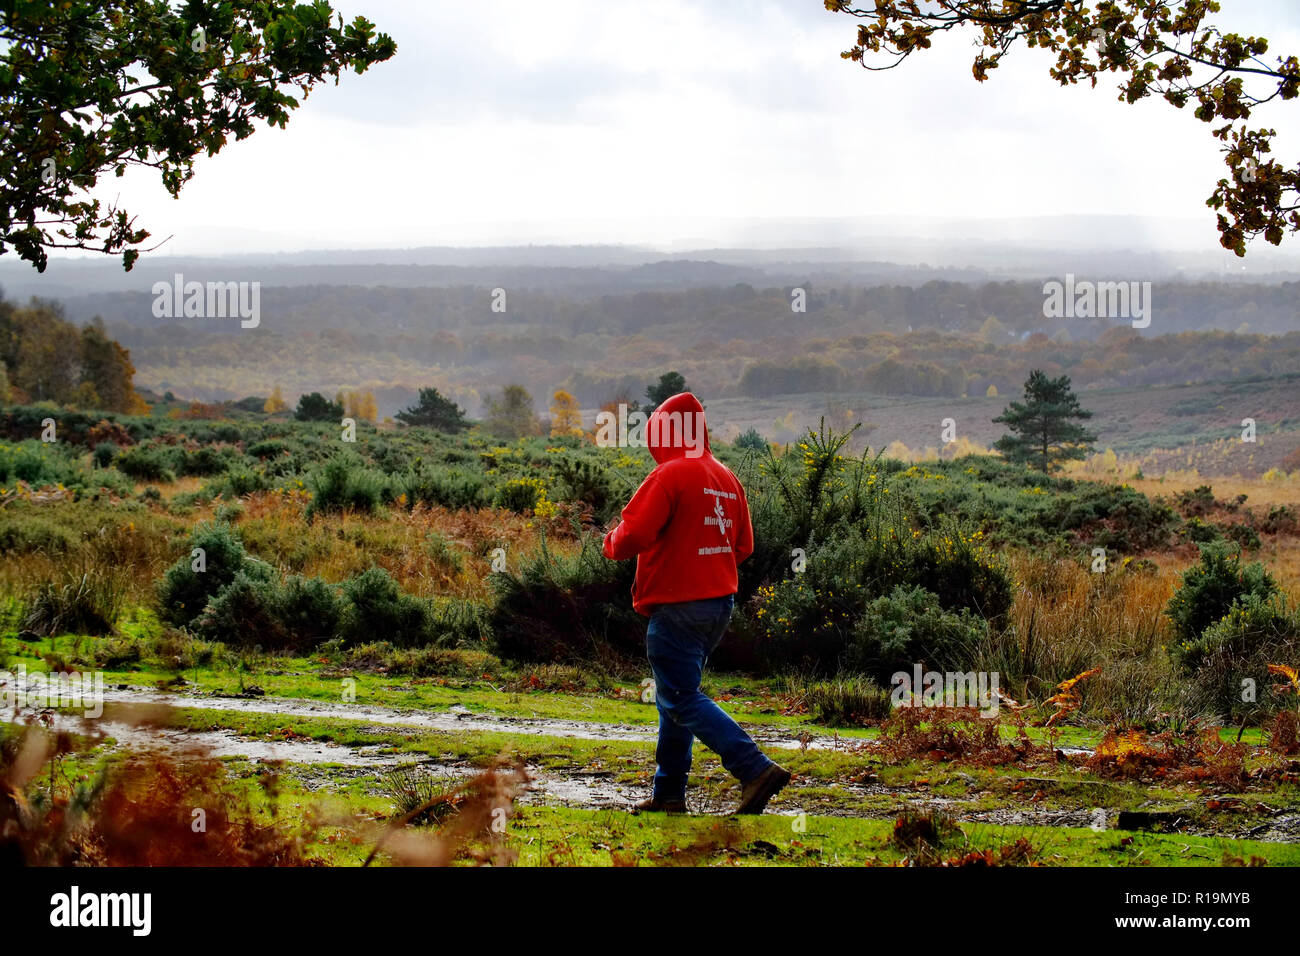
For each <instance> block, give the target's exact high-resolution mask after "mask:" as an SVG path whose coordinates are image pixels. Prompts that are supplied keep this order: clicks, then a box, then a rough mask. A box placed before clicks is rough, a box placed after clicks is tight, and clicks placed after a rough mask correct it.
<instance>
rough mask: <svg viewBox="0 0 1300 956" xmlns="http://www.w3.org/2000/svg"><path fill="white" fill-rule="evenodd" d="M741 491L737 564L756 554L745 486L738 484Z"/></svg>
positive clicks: (737, 532)
mask: <svg viewBox="0 0 1300 956" xmlns="http://www.w3.org/2000/svg"><path fill="white" fill-rule="evenodd" d="M736 487H737V488H739V489H740V514H739V515H737V517H736V548H735V550H736V563H737V564H740V562H742V561H744V560H745V559H746V558H747V557H749V556H750V555H751V554H753V553H754V526H753V524H751V523H750V520H749V501H748V499H746V498H745V486H744V485H742V484H741V483H740V482H736Z"/></svg>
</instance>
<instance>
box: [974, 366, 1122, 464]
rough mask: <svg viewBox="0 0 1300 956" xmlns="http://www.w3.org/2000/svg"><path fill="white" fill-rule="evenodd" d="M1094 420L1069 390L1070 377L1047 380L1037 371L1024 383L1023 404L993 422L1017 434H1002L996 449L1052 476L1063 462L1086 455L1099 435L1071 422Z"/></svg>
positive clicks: (1006, 411) (1014, 405) (1010, 409)
mask: <svg viewBox="0 0 1300 956" xmlns="http://www.w3.org/2000/svg"><path fill="white" fill-rule="evenodd" d="M1091 417H1092V412H1090V411H1088V410H1087V409H1085V408H1082V407H1081V406H1080V405H1079V398H1078V396H1076V395H1075V394H1074V392H1073V391H1071V390H1070V377H1069V376H1068V375H1062V376H1061V377H1060V378H1048V377H1047V376H1046V375H1045V374H1044V373H1043V372H1041V371H1039V370H1038V369H1035V370H1034V371H1033V372H1031V373H1030V374H1029V378H1028V380H1026V382H1025V401H1024V404H1021V403H1020V402H1012V403H1011V404H1010V405H1008V406H1007V407H1006V409H1005V410H1004V411H1003V412H1002V414H1001V415H999V416H998V417H997V418H995V419H993V421H994V422H995V423H998V424H1003V425H1006V426H1007V427H1008V428H1010V429H1011V431H1012V432H1013V433H1014V434H1009V435H1003V436H1002V437H1001V438H999V439H998V440H997V441H996V442H994V443H993V447H994V448H996V449H997V450H998V451H1000V452H1001V453H1002V454H1003V455H1004V456H1005V457H1006V458H1007V459H1008V460H1009V461H1013V462H1016V463H1017V464H1027V465H1032V466H1034V467H1036V468H1038V470H1039V471H1042V472H1043V473H1044V474H1050V473H1051V471H1052V469H1053V468H1054V467H1055V466H1056V464H1057V463H1058V462H1060V461H1065V460H1069V459H1072V458H1084V457H1086V456H1087V454H1088V448H1089V446H1091V445H1092V444H1093V443H1094V442H1095V441H1096V440H1097V436H1096V435H1094V434H1092V433H1091V432H1089V431H1087V430H1086V429H1085V428H1084V427H1083V426H1082V425H1079V424H1076V423H1075V422H1074V421H1071V419H1076V418H1077V419H1088V418H1091Z"/></svg>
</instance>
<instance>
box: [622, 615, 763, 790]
mask: <svg viewBox="0 0 1300 956" xmlns="http://www.w3.org/2000/svg"><path fill="white" fill-rule="evenodd" d="M735 600H736V598H735V595H732V594H728V595H726V596H725V597H719V598H707V599H705V600H702V601H684V602H682V603H680V604H661V605H659V606H658V607H657V608H655V610H654V613H653V614H651V615H650V625H649V627H647V628H646V641H645V643H646V656H647V657H648V658H649V659H650V668H651V670H652V671H653V672H654V678H655V704H656V705H657V706H658V708H659V746H658V748H657V749H656V750H655V760H656V761H657V762H658V764H659V768H658V770H656V771H655V783H654V797H655V799H656V800H683V799H685V798H686V777H687V775H688V774H689V773H690V771H691V746H692V744H693V743H694V740H695V738H696V737H698V738H700V740H701V741H703V742H704V744H705V746H707V747H708V748H709V749H710V750H712V751H713V752H714V753H716V754H717V755H718V757H720V758H721V760H722V765H723V766H724V767H726V768H727V770H728V771H729V772H730V773H731V774H732V776H734V777H736V778H737V779H738V780H740V781H741V782H742V783H748V782H749V781H751V780H753V779H754V778H755V777H757V776H758V775H759V774H760V773H762V772H763V771H764V770H766V769H767V768H768V767H769V766H770V765H771V763H772V761H771V760H769V759H768V758H767V757H766V756H765V755H764V754H763V752H762V751H761V750H759V749H758V745H757V744H755V743H754V741H753V740H751V739H750V737H749V734H747V733H745V732H744V731H743V730H741V729H740V726H739V725H738V724H737V723H736V722H735V721H734V720H732V719H731V718H730V717H728V716H727V714H726V712H725V711H723V709H722V708H721V707H719V706H718V705H717V704H715V703H714V702H713V700H712V699H711V698H710V697H709V696H708V695H707V694H705V693H704V692H703V691H702V690H700V678H701V677H702V676H703V675H704V664H705V662H706V661H707V660H708V659H709V655H710V654H712V653H713V649H714V648H716V647H717V646H718V644H719V642H720V641H721V640H722V635H723V634H724V633H726V630H727V623H728V622H729V621H730V620H731V609H732V607H733V606H734V604H735Z"/></svg>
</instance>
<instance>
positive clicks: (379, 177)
mask: <svg viewBox="0 0 1300 956" xmlns="http://www.w3.org/2000/svg"><path fill="white" fill-rule="evenodd" d="M338 6H339V7H340V9H341V10H342V11H343V12H344V14H345V16H348V17H350V16H351V15H353V14H354V13H358V12H364V13H365V14H366V15H367V16H368V17H369V18H370V19H371V20H373V21H374V22H375V23H376V25H377V26H378V28H379V29H381V30H383V31H385V32H389V33H391V34H392V35H393V36H394V37H395V39H396V40H397V41H398V44H399V49H398V53H397V56H396V57H395V59H394V60H392V61H390V62H389V63H385V64H381V65H379V66H378V67H375V68H373V69H372V70H371V71H369V72H367V73H366V74H365V75H363V76H359V77H358V76H353V75H349V76H345V77H344V78H343V80H342V82H341V84H340V85H339V86H338V87H332V86H331V87H325V88H320V89H318V90H317V91H315V92H314V93H313V94H312V95H311V97H309V99H308V100H307V102H306V105H305V106H304V107H303V108H302V109H301V110H300V111H299V112H298V113H297V114H296V115H295V116H294V117H293V118H292V119H291V120H290V122H289V126H288V128H287V130H284V131H281V130H275V129H259V130H258V132H257V133H255V134H254V136H253V137H252V138H251V139H250V140H248V141H245V142H243V143H232V144H231V145H230V146H228V147H227V148H226V149H224V150H223V151H222V152H221V154H220V155H219V156H217V157H215V158H213V159H204V160H202V161H200V163H199V164H198V175H197V176H196V178H195V180H194V181H193V182H191V183H190V184H189V185H188V186H186V187H185V189H184V190H183V191H182V193H181V197H180V199H179V200H177V201H175V202H173V201H171V200H170V199H169V198H168V197H167V196H166V194H165V193H164V192H163V191H162V189H161V187H160V186H159V185H158V181H157V177H156V176H155V175H153V174H151V173H148V172H134V171H133V172H132V173H131V174H130V175H129V176H128V177H127V178H126V179H124V180H114V181H112V182H111V183H108V184H106V186H107V188H106V189H105V190H102V193H103V194H104V195H107V196H109V197H111V196H113V195H118V194H120V195H121V197H122V200H123V202H124V204H125V205H126V206H127V207H128V208H129V209H130V210H131V211H132V212H134V213H137V214H139V221H140V223H141V224H144V225H146V226H147V227H149V228H150V229H151V230H152V231H153V233H154V235H155V236H156V237H162V236H165V235H167V234H168V233H174V234H175V238H174V239H173V240H172V242H171V243H170V244H169V245H168V246H167V247H166V249H167V250H168V251H169V252H172V253H178V254H180V253H191V252H213V251H227V252H238V251H244V250H251V249H257V250H263V249H277V250H278V249H284V250H288V249H295V248H305V247H314V246H320V247H323V246H334V247H340V246H348V247H361V246H389V245H417V244H418V245H423V244H434V243H440V242H454V241H467V242H492V241H507V240H519V239H533V240H535V241H592V240H602V241H611V240H618V241H626V242H639V241H666V240H667V239H669V238H672V237H673V236H680V235H683V234H685V233H687V232H689V231H690V230H691V229H695V228H700V226H698V223H700V222H703V221H706V220H714V219H742V218H768V217H844V216H871V215H891V216H911V215H915V216H956V217H1000V216H1008V217H1021V216H1033V215H1048V214H1069V213H1079V212H1087V213H1130V214H1140V215H1149V216H1164V217H1197V218H1198V219H1199V220H1200V222H1202V223H1203V224H1204V229H1205V247H1206V248H1212V247H1214V246H1215V236H1214V231H1213V224H1212V223H1213V219H1212V217H1211V216H1210V215H1209V213H1208V212H1207V211H1206V210H1205V209H1204V205H1203V204H1204V200H1205V198H1206V196H1208V194H1209V193H1210V191H1211V190H1212V189H1213V184H1214V182H1215V181H1216V180H1217V179H1218V178H1219V176H1220V175H1221V174H1222V173H1221V170H1222V165H1221V161H1220V158H1219V154H1218V151H1217V143H1216V142H1215V141H1214V140H1213V139H1212V137H1211V136H1210V133H1209V129H1208V127H1206V126H1205V125H1204V124H1202V123H1199V122H1198V121H1196V120H1195V119H1194V118H1193V117H1192V115H1191V112H1190V110H1186V111H1183V112H1181V113H1180V112H1178V111H1175V110H1173V109H1172V108H1170V107H1169V106H1167V105H1165V104H1163V103H1160V102H1144V103H1141V104H1138V105H1137V106H1127V105H1124V104H1121V103H1117V102H1115V98H1114V92H1113V90H1103V89H1101V88H1098V89H1097V90H1090V89H1085V88H1080V87H1075V88H1066V89H1062V88H1060V87H1058V86H1057V85H1056V84H1055V83H1054V82H1053V81H1052V80H1051V79H1050V78H1049V77H1048V75H1047V68H1048V66H1049V63H1050V57H1046V56H1044V55H1043V54H1042V53H1041V52H1040V51H1031V50H1026V49H1023V48H1019V49H1016V50H1015V51H1013V53H1012V54H1011V55H1010V56H1009V57H1008V58H1007V60H1006V61H1005V63H1004V66H1003V67H1002V68H1001V69H999V70H997V71H995V72H994V74H993V75H992V77H991V78H990V80H989V81H987V82H986V83H983V84H977V83H975V82H974V81H973V80H972V78H971V75H970V61H971V59H972V57H973V55H974V48H973V47H972V46H970V44H969V38H963V37H959V36H951V37H944V38H942V39H941V41H940V42H938V43H937V44H936V46H935V48H934V49H933V50H931V51H928V52H927V53H926V54H924V55H921V56H917V57H915V58H914V59H913V61H911V62H908V63H906V64H904V65H903V66H902V67H901V68H900V69H898V70H894V71H890V72H885V73H867V72H865V71H862V70H861V69H860V68H858V67H856V66H854V65H853V64H850V63H848V62H846V61H843V60H841V59H840V57H839V55H838V54H839V51H840V50H841V49H843V48H845V47H846V46H848V45H849V44H850V43H851V42H852V39H853V34H854V29H855V21H853V20H852V19H851V18H848V17H844V16H837V15H832V14H828V13H826V12H825V11H824V10H822V9H820V5H819V4H817V3H813V2H808V0H785V2H775V0H768V2H746V3H742V2H736V0H728V2H711V3H701V2H688V0H656V3H654V4H650V5H639V4H638V5H631V4H608V3H598V2H595V0H551V2H548V3H545V4H506V3H503V2H498V0H493V2H478V3H473V4H427V3H419V4H412V3H409V2H397V0H343V2H341V3H339V4H338ZM1234 18H1240V19H1234ZM1221 21H1222V22H1223V23H1224V24H1230V25H1234V26H1236V25H1237V24H1240V25H1241V27H1240V28H1241V29H1243V31H1248V30H1258V31H1260V32H1263V33H1265V34H1266V35H1269V36H1270V37H1271V38H1272V39H1273V40H1274V44H1273V49H1274V51H1276V52H1282V51H1284V50H1285V51H1288V52H1290V51H1296V50H1300V28H1298V23H1300V13H1297V11H1296V10H1295V9H1293V8H1292V7H1291V6H1288V5H1286V4H1285V3H1279V2H1268V3H1260V2H1257V0H1252V2H1249V3H1246V2H1244V0H1236V2H1233V3H1225V10H1224V13H1223V14H1222V15H1221ZM1295 109H1296V108H1295V106H1294V104H1289V103H1288V104H1276V105H1273V106H1270V107H1268V108H1267V110H1266V111H1264V112H1261V113H1260V114H1258V117H1257V118H1258V119H1259V120H1260V123H1261V125H1270V126H1274V127H1276V128H1277V129H1278V130H1279V133H1280V134H1282V135H1281V136H1280V137H1279V145H1281V146H1283V147H1284V150H1283V151H1282V155H1283V156H1287V155H1294V151H1295V149H1296V148H1298V144H1297V139H1296V136H1295V122H1294V117H1295ZM1288 146H1289V147H1290V149H1291V152H1290V153H1289V154H1288V153H1287V152H1286V151H1285V148H1286V147H1288ZM241 236H242V237H243V238H242V239H239V238H237V237H241Z"/></svg>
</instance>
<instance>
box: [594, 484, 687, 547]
mask: <svg viewBox="0 0 1300 956" xmlns="http://www.w3.org/2000/svg"><path fill="white" fill-rule="evenodd" d="M672 513H673V507H672V501H671V499H670V498H669V495H668V491H667V489H666V488H664V485H663V481H662V476H661V475H659V474H657V473H655V472H653V471H652V472H651V473H650V475H649V477H647V478H646V480H645V481H643V482H641V487H640V488H638V489H637V490H636V494H634V495H633V496H632V500H631V501H629V502H628V503H627V506H626V507H625V508H624V509H623V520H622V522H621V523H620V524H619V525H618V527H616V528H615V529H614V530H612V531H610V532H609V534H607V535H605V543H604V547H603V549H602V550H603V551H604V553H605V557H607V558H613V559H614V560H615V561H626V560H627V559H628V558H634V557H636V556H637V555H638V554H640V553H641V552H642V551H644V550H645V549H646V548H648V547H650V545H651V544H653V543H654V540H655V539H656V538H658V537H659V532H661V531H663V529H664V525H666V524H667V523H668V519H669V518H671V517H672Z"/></svg>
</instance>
